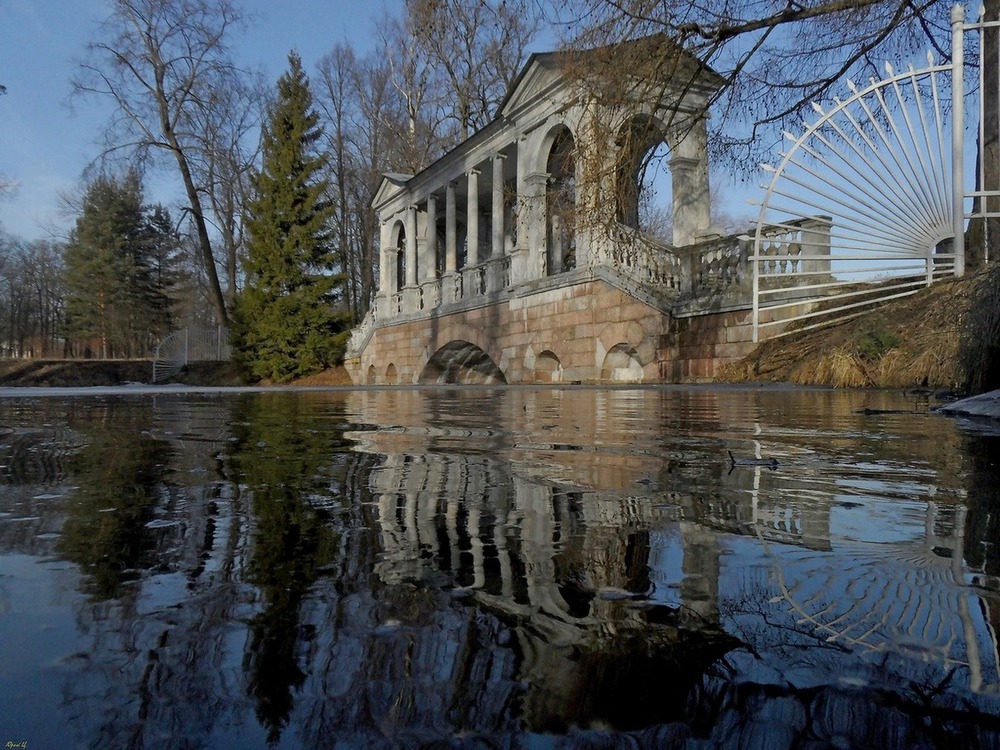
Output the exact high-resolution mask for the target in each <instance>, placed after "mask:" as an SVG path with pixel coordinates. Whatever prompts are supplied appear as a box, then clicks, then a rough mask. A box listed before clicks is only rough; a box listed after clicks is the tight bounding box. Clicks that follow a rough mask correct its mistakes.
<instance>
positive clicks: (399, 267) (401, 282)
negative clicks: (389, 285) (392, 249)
mask: <svg viewBox="0 0 1000 750" xmlns="http://www.w3.org/2000/svg"><path fill="white" fill-rule="evenodd" d="M405 285H406V229H405V228H404V227H403V225H402V224H400V226H399V232H398V234H397V235H396V291H397V292H399V291H402V289H403V287H404V286H405Z"/></svg>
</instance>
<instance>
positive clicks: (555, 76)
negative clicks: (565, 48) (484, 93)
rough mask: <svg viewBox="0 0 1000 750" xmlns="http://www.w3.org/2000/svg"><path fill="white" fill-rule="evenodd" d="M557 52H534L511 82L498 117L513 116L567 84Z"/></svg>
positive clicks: (498, 111)
mask: <svg viewBox="0 0 1000 750" xmlns="http://www.w3.org/2000/svg"><path fill="white" fill-rule="evenodd" d="M558 54H559V53H557V52H544V53H536V54H533V55H532V56H531V57H530V58H529V59H528V62H527V63H526V64H525V66H524V67H523V68H522V69H521V72H520V73H519V74H518V76H517V78H515V79H514V82H513V83H512V84H511V87H510V90H509V91H508V93H507V97H506V98H505V99H504V100H503V101H502V102H501V103H500V107H499V108H498V110H497V115H498V117H511V116H512V115H513V114H514V113H516V112H518V111H519V110H522V109H525V108H526V107H528V106H530V105H531V104H532V103H533V102H534V101H536V100H537V99H538V98H539V97H541V96H544V95H546V94H549V93H551V92H552V91H554V90H556V89H558V88H559V87H560V86H562V85H564V84H565V75H564V74H563V71H562V69H561V68H560V65H559V62H558V59H557V57H558Z"/></svg>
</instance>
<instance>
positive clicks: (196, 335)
mask: <svg viewBox="0 0 1000 750" xmlns="http://www.w3.org/2000/svg"><path fill="white" fill-rule="evenodd" d="M231 356H232V347H231V345H230V341H229V329H228V328H226V327H225V326H216V327H215V328H200V327H196V326H189V327H187V328H183V329H181V330H179V331H174V332H173V333H171V334H169V335H168V336H166V337H165V338H163V339H162V340H161V341H160V343H159V344H157V345H156V353H155V354H154V355H153V382H154V383H157V382H159V381H161V380H166V379H167V378H169V377H170V376H171V375H176V374H177V373H178V372H180V370H181V368H183V367H184V366H185V365H187V364H188V363H189V362H211V361H225V360H228V359H229V358H230V357H231Z"/></svg>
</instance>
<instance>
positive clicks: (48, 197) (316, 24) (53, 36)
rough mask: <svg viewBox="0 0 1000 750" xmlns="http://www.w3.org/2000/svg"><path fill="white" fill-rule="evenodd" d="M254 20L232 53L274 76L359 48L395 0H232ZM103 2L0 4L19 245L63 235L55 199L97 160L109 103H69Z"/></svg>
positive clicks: (7, 208)
mask: <svg viewBox="0 0 1000 750" xmlns="http://www.w3.org/2000/svg"><path fill="white" fill-rule="evenodd" d="M238 2H240V4H241V5H242V6H243V7H244V8H245V9H246V10H247V11H248V12H250V13H252V14H253V15H254V16H256V19H257V20H256V22H255V23H254V25H253V26H252V27H251V28H250V29H248V30H247V32H246V33H245V34H243V35H242V36H241V37H240V38H239V39H234V40H233V45H234V48H235V52H236V55H237V57H238V58H239V59H240V61H241V62H242V63H244V64H246V65H256V66H260V67H261V68H263V70H264V71H265V74H266V76H267V78H268V79H270V80H276V79H277V78H278V76H279V75H281V73H282V71H284V70H285V68H286V67H287V64H288V52H289V51H290V50H292V49H295V50H296V51H298V53H299V55H301V57H302V61H303V63H304V65H305V67H306V70H307V71H311V70H312V69H313V67H314V66H315V64H316V62H317V61H318V60H319V59H320V58H321V57H322V56H323V55H324V54H326V53H327V52H329V51H330V49H331V48H332V47H333V45H334V44H337V43H338V42H344V41H347V42H349V43H350V44H352V45H353V46H354V47H355V48H356V49H358V50H359V51H361V50H364V49H366V48H367V46H368V45H370V44H372V43H373V42H374V40H375V39H376V37H377V34H378V30H377V24H378V22H379V20H380V19H382V18H384V15H385V13H397V12H398V11H399V9H400V8H401V7H402V5H403V0H370V1H369V0H238ZM108 9H109V4H108V3H106V2H104V1H103V0H0V83H2V84H4V85H5V86H6V87H7V94H6V95H4V96H0V175H2V176H3V177H4V178H7V179H13V180H14V181H15V182H16V183H17V189H16V191H15V193H14V195H13V196H10V197H7V198H4V199H0V227H2V228H3V230H4V231H6V232H9V233H11V234H14V235H17V236H20V237H22V238H24V239H27V240H32V239H43V238H48V237H51V236H57V237H58V236H62V235H64V234H65V233H66V232H67V231H68V228H69V227H70V226H71V224H72V219H71V218H68V217H66V216H63V215H61V212H60V201H59V194H60V193H66V192H69V191H73V190H75V189H76V188H77V187H78V186H79V184H80V175H81V172H82V171H83V169H84V168H85V167H86V166H87V164H88V163H89V162H90V161H91V160H92V159H93V158H94V157H95V156H96V155H97V153H98V146H97V145H96V144H97V141H98V139H99V137H100V134H101V131H102V128H103V126H104V124H105V122H106V119H107V113H108V110H107V106H108V104H107V102H105V101H101V100H98V99H96V98H87V99H81V98H75V99H74V100H73V102H72V106H70V103H69V101H68V100H69V95H70V78H71V76H72V75H73V73H74V72H75V67H74V60H75V59H79V58H80V57H82V56H83V54H84V52H85V48H86V45H87V42H88V41H90V40H91V39H93V38H95V34H96V31H95V30H96V27H97V25H98V24H99V23H100V21H101V20H103V19H104V18H105V17H106V15H107V13H108Z"/></svg>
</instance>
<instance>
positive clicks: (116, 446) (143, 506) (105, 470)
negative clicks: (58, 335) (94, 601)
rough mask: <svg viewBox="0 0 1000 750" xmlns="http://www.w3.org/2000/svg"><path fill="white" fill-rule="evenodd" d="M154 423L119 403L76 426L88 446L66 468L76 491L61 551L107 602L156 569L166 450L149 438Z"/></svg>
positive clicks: (145, 414)
mask: <svg viewBox="0 0 1000 750" xmlns="http://www.w3.org/2000/svg"><path fill="white" fill-rule="evenodd" d="M101 409H105V410H106V411H104V412H103V413H101ZM151 418H152V416H151V412H150V410H149V409H148V408H139V407H137V406H136V405H134V404H122V403H120V402H113V403H111V404H108V405H106V406H104V407H98V408H95V409H94V410H93V411H92V412H91V413H89V414H88V415H86V419H81V420H80V422H79V424H78V425H77V429H78V431H79V434H80V435H81V436H83V439H84V440H86V441H87V442H86V443H85V445H84V446H83V447H81V448H80V449H79V450H78V451H77V452H76V453H75V454H73V455H72V456H71V457H70V458H69V459H68V462H67V465H68V467H69V472H70V474H71V476H72V479H73V482H74V483H75V484H76V489H75V491H74V492H73V495H72V500H73V502H71V503H69V504H67V510H68V513H69V515H68V517H67V518H66V521H65V523H64V524H63V528H62V538H61V540H60V542H59V546H58V549H59V551H60V552H61V553H62V554H63V555H65V556H66V558H67V559H68V560H71V561H72V562H75V563H76V564H78V565H79V566H80V567H81V569H82V570H83V572H84V573H85V574H86V575H87V577H88V579H89V583H88V587H89V589H90V592H91V593H93V594H94V595H95V596H97V597H98V598H100V599H106V598H111V597H114V596H117V595H118V592H119V588H120V586H121V584H122V583H123V582H124V581H126V580H129V579H130V578H133V577H135V576H136V575H138V572H139V571H140V570H141V569H142V568H145V567H148V566H149V565H150V563H151V562H152V561H151V559H150V554H149V553H150V550H151V548H152V546H153V543H154V539H153V536H152V534H151V533H150V531H149V529H148V528H147V527H146V524H147V523H148V522H149V521H150V520H151V519H152V517H153V508H154V505H155V503H156V492H157V490H156V486H157V484H158V483H159V482H160V481H161V479H162V476H163V472H164V455H163V454H164V450H165V447H166V446H165V443H163V442H162V441H159V440H156V439H155V438H153V437H151V436H150V435H149V433H148V432H147V431H146V428H147V427H148V425H149V424H150V421H151Z"/></svg>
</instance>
